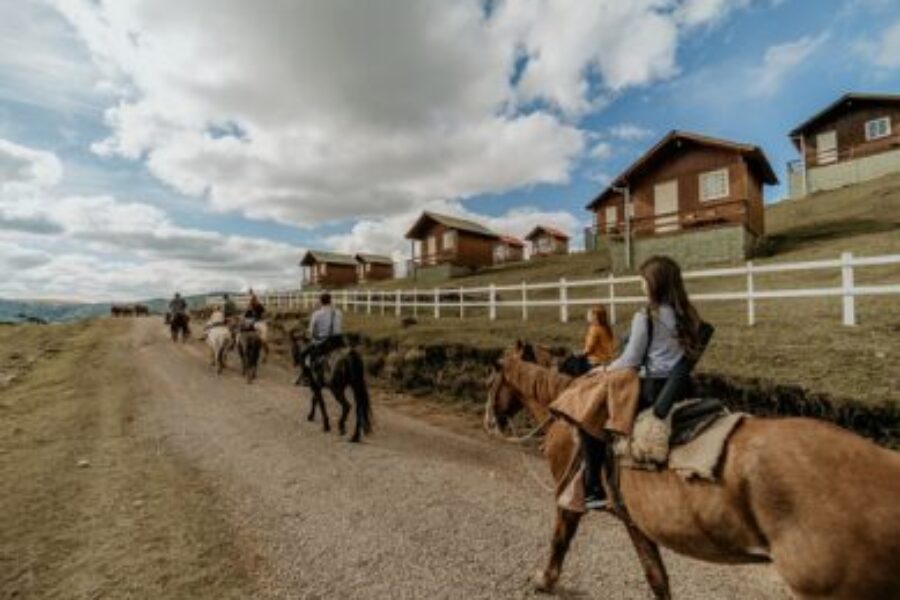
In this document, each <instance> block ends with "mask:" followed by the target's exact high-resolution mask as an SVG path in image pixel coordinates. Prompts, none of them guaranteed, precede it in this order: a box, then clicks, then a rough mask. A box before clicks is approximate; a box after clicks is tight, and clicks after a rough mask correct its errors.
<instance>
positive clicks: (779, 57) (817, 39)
mask: <svg viewBox="0 0 900 600" xmlns="http://www.w3.org/2000/svg"><path fill="white" fill-rule="evenodd" d="M828 36H829V34H828V32H823V33H820V34H819V35H817V36H810V35H807V36H804V37H802V38H800V39H798V40H794V41H792V42H786V43H783V44H777V45H774V46H770V47H769V48H767V49H766V52H765V55H764V56H763V61H762V64H761V65H759V66H758V67H756V68H754V69H753V70H752V71H751V73H750V87H749V89H750V92H751V93H752V94H753V95H756V96H764V97H769V96H773V95H774V94H775V93H777V92H778V91H779V89H780V88H781V86H782V84H783V83H784V81H785V80H786V79H787V77H788V76H789V75H791V74H792V73H793V72H794V71H795V70H796V69H797V68H798V67H800V65H802V64H803V63H804V62H805V61H806V60H807V59H808V58H809V57H810V56H812V54H813V53H814V52H816V50H818V49H819V47H821V46H822V44H823V43H824V42H825V41H826V40H827V39H828Z"/></svg>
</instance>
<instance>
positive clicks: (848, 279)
mask: <svg viewBox="0 0 900 600" xmlns="http://www.w3.org/2000/svg"><path fill="white" fill-rule="evenodd" d="M841 263H842V264H841V287H842V288H843V292H844V325H856V297H855V296H854V295H853V287H854V286H853V253H852V252H844V253H842V254H841Z"/></svg>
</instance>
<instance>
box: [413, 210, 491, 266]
mask: <svg viewBox="0 0 900 600" xmlns="http://www.w3.org/2000/svg"><path fill="white" fill-rule="evenodd" d="M406 239H408V240H411V243H412V264H413V267H414V268H416V269H418V268H422V267H432V266H437V265H451V266H454V267H466V268H469V269H477V268H480V267H489V266H491V265H492V264H493V263H494V244H496V243H497V241H498V240H499V239H500V236H499V235H498V234H497V233H495V232H493V231H491V230H490V229H488V228H487V227H485V226H483V225H480V224H478V223H475V222H473V221H468V220H466V219H460V218H458V217H450V216H447V215H440V214H437V213H433V212H429V211H426V212H424V213H422V216H420V217H419V218H418V220H417V221H416V222H415V224H414V225H413V226H412V228H410V230H409V232H407V234H406Z"/></svg>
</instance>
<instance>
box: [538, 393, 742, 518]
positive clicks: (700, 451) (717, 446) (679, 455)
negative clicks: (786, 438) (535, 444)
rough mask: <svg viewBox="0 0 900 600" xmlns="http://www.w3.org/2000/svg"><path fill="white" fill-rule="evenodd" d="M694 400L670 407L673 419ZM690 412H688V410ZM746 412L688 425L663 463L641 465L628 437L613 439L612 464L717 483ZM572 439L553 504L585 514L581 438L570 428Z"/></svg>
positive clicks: (676, 436)
mask: <svg viewBox="0 0 900 600" xmlns="http://www.w3.org/2000/svg"><path fill="white" fill-rule="evenodd" d="M698 402H702V401H698V400H685V401H683V402H681V403H678V404H676V406H675V407H674V408H673V413H672V414H673V420H677V413H678V411H679V410H680V409H689V408H690V407H692V406H693V407H695V408H696V407H697V403H698ZM688 412H690V410H688ZM748 417H749V415H747V414H746V413H731V412H728V411H727V410H725V409H722V410H721V411H719V412H718V413H715V414H712V416H711V418H708V419H704V420H703V421H701V422H693V423H691V427H692V431H691V434H690V436H688V438H687V441H684V443H680V444H679V445H676V446H673V447H672V449H671V451H670V452H669V457H668V461H667V464H665V465H658V464H656V463H641V462H639V461H637V460H635V459H634V457H633V456H632V455H631V438H630V437H625V436H616V437H617V439H616V441H615V443H614V446H613V451H614V454H615V456H616V462H617V463H618V466H619V467H620V468H622V469H640V470H648V471H659V470H663V469H669V470H671V471H674V472H675V473H677V474H678V475H679V476H680V477H681V478H682V479H684V480H686V481H689V480H692V479H700V480H704V481H712V482H714V481H717V479H718V476H719V471H718V469H719V465H720V463H721V461H722V457H723V456H724V455H725V450H726V447H727V445H728V440H729V439H730V438H731V435H732V434H733V433H734V431H735V430H736V429H737V428H738V426H739V425H740V424H741V422H742V421H743V420H744V419H745V418H748ZM685 436H686V434H685V430H684V429H680V428H676V430H675V431H674V432H673V434H672V438H673V443H677V442H679V441H680V438H681V439H683V438H685ZM572 437H573V441H574V443H575V453H574V456H573V459H572V463H571V465H570V467H569V472H568V476H567V477H565V478H563V480H562V481H560V483H559V485H558V486H557V490H556V492H557V494H556V498H557V504H558V505H559V506H560V507H561V508H564V509H566V510H571V511H574V512H585V510H586V509H585V507H584V464H583V461H582V459H581V456H582V453H581V452H582V451H581V437H580V436H579V435H578V431H577V430H576V429H575V428H574V427H573V428H572Z"/></svg>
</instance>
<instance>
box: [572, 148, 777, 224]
mask: <svg viewBox="0 0 900 600" xmlns="http://www.w3.org/2000/svg"><path fill="white" fill-rule="evenodd" d="M776 183H778V178H777V177H776V176H775V172H774V171H773V170H772V166H771V165H770V164H769V161H768V159H767V158H766V156H765V154H764V153H763V151H762V150H761V149H760V148H759V147H758V146H752V145H749V144H743V143H738V142H732V141H727V140H720V139H716V138H711V137H707V136H703V135H698V134H696V133H688V132H684V131H672V132H670V133H669V134H668V135H666V136H665V137H663V138H662V139H661V140H660V141H659V142H658V143H657V144H656V145H655V146H653V147H652V148H650V150H648V151H647V152H646V153H645V154H644V155H643V156H641V157H640V158H639V159H637V160H636V161H635V162H634V163H632V164H631V166H629V167H628V168H627V169H626V170H625V171H623V172H622V173H621V174H619V175H618V176H617V177H616V178H615V179H613V181H612V183H611V184H610V185H609V186H608V187H607V188H606V189H604V190H603V191H602V192H600V194H599V195H597V197H595V198H594V199H593V200H592V201H591V203H590V204H588V206H587V208H588V210H590V211H593V212H594V213H595V215H596V227H597V234H598V235H599V236H604V235H608V236H613V237H621V236H622V235H623V234H624V233H625V229H626V227H625V225H626V224H625V195H626V194H627V195H628V196H629V204H630V229H631V235H633V236H651V235H656V234H661V233H671V232H676V231H679V230H685V229H696V228H706V227H715V226H719V225H729V224H730V225H734V224H741V225H743V226H744V228H745V229H746V230H748V231H749V232H751V233H752V234H754V235H756V236H760V235H762V234H763V233H764V231H765V223H764V211H763V186H764V185H766V184H769V185H774V184H776Z"/></svg>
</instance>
